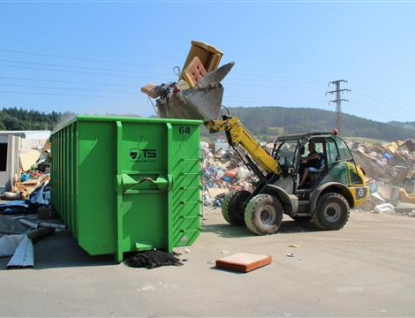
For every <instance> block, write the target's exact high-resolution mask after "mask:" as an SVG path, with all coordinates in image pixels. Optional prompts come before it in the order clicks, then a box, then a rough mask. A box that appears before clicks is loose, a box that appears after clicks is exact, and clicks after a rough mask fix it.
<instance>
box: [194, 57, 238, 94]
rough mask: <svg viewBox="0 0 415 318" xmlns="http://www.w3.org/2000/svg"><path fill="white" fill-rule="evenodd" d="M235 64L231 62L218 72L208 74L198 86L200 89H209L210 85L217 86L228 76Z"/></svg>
mask: <svg viewBox="0 0 415 318" xmlns="http://www.w3.org/2000/svg"><path fill="white" fill-rule="evenodd" d="M234 65H235V62H230V63H228V64H225V65H223V66H221V67H219V68H218V69H217V70H214V71H212V72H209V73H207V74H206V75H205V76H203V77H202V79H201V80H200V81H199V84H197V87H198V88H207V87H208V86H209V85H210V84H216V83H220V82H222V81H223V79H224V78H225V77H226V75H228V73H229V72H230V71H231V69H232V67H234Z"/></svg>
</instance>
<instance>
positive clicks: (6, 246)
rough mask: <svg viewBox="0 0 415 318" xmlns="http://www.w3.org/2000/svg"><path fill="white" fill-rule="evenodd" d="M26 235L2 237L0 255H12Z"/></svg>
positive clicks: (0, 239)
mask: <svg viewBox="0 0 415 318" xmlns="http://www.w3.org/2000/svg"><path fill="white" fill-rule="evenodd" d="M25 236H26V235H23V234H20V235H6V236H3V237H2V238H0V257H6V256H12V255H13V253H14V252H15V251H16V248H17V247H18V246H19V244H20V242H21V241H22V240H23V238H24V237H25Z"/></svg>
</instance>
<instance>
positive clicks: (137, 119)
mask: <svg viewBox="0 0 415 318" xmlns="http://www.w3.org/2000/svg"><path fill="white" fill-rule="evenodd" d="M77 121H78V122H80V121H83V122H86V121H94V122H97V121H98V122H99V121H101V122H111V121H113V122H116V121H122V122H139V123H161V124H163V123H172V124H185V125H197V126H199V125H201V124H203V121H202V120H198V119H176V118H145V117H126V116H94V115H76V116H74V117H73V118H71V119H70V120H68V121H66V122H64V123H62V124H60V125H58V126H57V127H56V128H55V129H54V130H53V131H52V134H53V133H55V132H57V131H59V130H61V129H63V128H65V127H66V126H68V125H70V124H72V123H74V122H77Z"/></svg>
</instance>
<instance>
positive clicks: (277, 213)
mask: <svg viewBox="0 0 415 318" xmlns="http://www.w3.org/2000/svg"><path fill="white" fill-rule="evenodd" d="M282 216H283V210H282V206H281V203H280V201H279V200H278V199H277V198H276V197H274V196H272V195H269V194H258V195H256V196H255V197H253V198H252V199H251V200H250V201H249V203H248V205H247V206H246V209H245V224H246V227H247V228H248V230H250V231H251V232H252V233H254V234H258V235H268V234H274V233H277V232H278V230H279V229H280V226H281V223H282Z"/></svg>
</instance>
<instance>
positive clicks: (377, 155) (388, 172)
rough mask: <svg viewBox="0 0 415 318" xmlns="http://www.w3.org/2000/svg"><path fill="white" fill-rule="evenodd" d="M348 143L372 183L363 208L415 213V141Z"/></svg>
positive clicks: (381, 211) (376, 210) (369, 182)
mask: <svg viewBox="0 0 415 318" xmlns="http://www.w3.org/2000/svg"><path fill="white" fill-rule="evenodd" d="M349 146H350V148H351V150H352V153H353V156H354V158H355V160H356V163H357V164H359V165H361V166H362V167H363V169H364V170H365V173H366V178H367V183H368V185H369V187H370V193H371V195H370V197H369V199H368V200H367V201H366V202H365V203H364V205H363V206H362V207H361V209H364V210H367V211H373V212H377V213H391V214H396V213H402V214H406V215H410V216H415V142H414V141H413V140H406V141H395V142H390V143H376V144H369V143H361V142H351V143H350V144H349Z"/></svg>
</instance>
